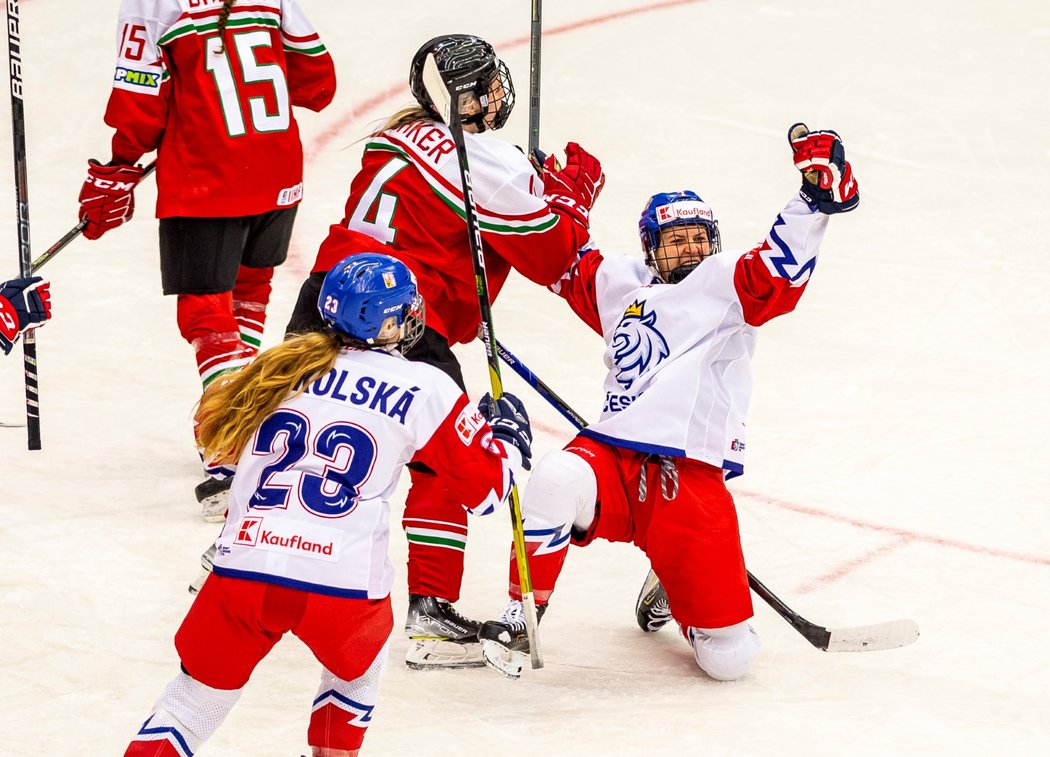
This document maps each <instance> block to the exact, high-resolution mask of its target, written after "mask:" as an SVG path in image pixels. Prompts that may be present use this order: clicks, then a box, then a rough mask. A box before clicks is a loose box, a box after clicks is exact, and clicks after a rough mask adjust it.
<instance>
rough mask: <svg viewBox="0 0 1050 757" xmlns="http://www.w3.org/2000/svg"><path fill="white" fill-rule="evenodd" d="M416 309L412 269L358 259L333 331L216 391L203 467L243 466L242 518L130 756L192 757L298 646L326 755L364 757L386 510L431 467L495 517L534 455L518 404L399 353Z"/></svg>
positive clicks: (383, 580)
mask: <svg viewBox="0 0 1050 757" xmlns="http://www.w3.org/2000/svg"><path fill="white" fill-rule="evenodd" d="M421 302H422V301H421V299H420V298H419V295H418V292H417V289H416V282H415V277H414V276H413V275H412V274H411V273H410V272H409V270H408V268H407V267H406V266H405V265H404V264H403V263H401V262H400V261H397V260H395V259H394V258H391V257H389V256H386V255H381V254H377V253H361V254H357V255H351V256H350V257H348V258H346V259H345V260H343V261H342V262H340V263H339V264H338V265H336V266H335V267H334V268H333V269H332V271H330V272H329V273H328V275H327V277H326V278H325V281H324V284H323V286H322V288H321V295H320V300H319V302H318V307H319V309H320V311H321V314H322V316H323V317H324V319H325V320H326V321H327V322H328V323H329V324H330V327H331V328H330V330H329V331H328V332H326V333H311V334H305V335H302V336H298V337H295V338H293V339H290V340H288V341H286V342H284V343H283V344H281V345H279V346H277V347H274V348H273V349H270V350H267V351H266V352H264V353H263V354H261V355H259V357H258V358H256V360H255V361H254V362H252V363H251V364H249V366H248V367H246V368H244V369H243V370H241V371H239V372H237V373H234V374H230V376H229V377H228V378H226V379H224V380H222V381H221V382H216V385H215V386H214V387H211V388H209V390H208V391H207V392H206V393H205V396H204V398H203V399H202V400H201V404H200V408H199V410H198V413H197V419H198V421H199V428H198V437H199V439H200V443H201V445H202V447H203V449H204V451H205V454H206V456H207V457H208V458H209V459H211V460H215V461H217V462H220V463H222V462H227V463H228V462H233V461H237V475H236V477H235V478H234V483H233V487H232V488H231V490H230V499H229V508H230V509H229V515H228V517H227V519H226V525H225V527H224V529H223V532H222V534H221V535H220V536H219V538H218V540H217V542H216V544H217V550H216V555H215V563H214V572H213V573H212V575H210V576H209V577H208V579H207V581H206V582H205V583H204V586H203V587H202V588H201V590H200V593H199V594H198V596H197V599H196V600H195V602H194V603H193V605H192V607H191V608H190V610H189V613H188V614H187V615H186V619H185V620H184V621H183V623H182V626H181V627H180V628H179V631H178V633H176V635H175V647H176V649H177V650H178V653H179V658H180V661H181V663H182V672H180V673H179V675H178V676H177V677H176V678H175V679H174V680H173V681H171V683H169V684H168V687H167V688H166V689H165V691H164V693H163V694H162V695H161V697H160V699H158V700H157V702H156V704H155V705H154V707H153V712H152V714H151V715H150V717H149V719H147V720H146V722H145V723H144V724H143V725H142V727H141V729H140V730H139V732H138V734H136V736H135V738H134V740H133V741H132V742H131V745H130V746H129V747H128V750H127V752H126V753H125V754H126V755H138V756H142V755H150V757H168V756H169V755H171V756H174V755H180V756H181V757H187V756H188V755H191V754H193V753H194V752H196V751H197V748H198V746H199V745H200V744H201V743H202V742H204V741H205V740H206V739H207V738H208V737H209V736H211V734H212V733H213V732H214V731H215V729H216V728H217V727H218V726H219V724H220V723H221V722H222V721H223V719H224V718H225V717H226V714H227V713H228V712H229V710H230V709H231V708H232V707H233V705H234V703H235V702H236V701H237V699H238V697H239V696H240V694H241V690H242V688H243V686H244V685H245V684H246V683H247V681H248V678H249V676H250V675H251V673H252V670H253V669H254V668H255V666H256V665H257V664H258V663H259V662H260V661H261V660H262V658H263V657H265V656H266V655H267V653H269V651H270V649H271V648H272V647H273V645H274V644H276V643H277V641H278V640H279V639H280V638H281V637H282V636H283V635H284V634H285V633H286V632H288V631H291V632H292V633H294V634H295V635H296V636H298V637H299V638H300V639H301V640H302V641H303V642H304V643H305V644H306V645H307V646H308V647H309V648H310V650H311V651H312V652H313V653H314V656H315V657H316V658H317V659H318V661H319V662H320V663H321V665H322V666H323V670H322V674H321V686H320V689H319V690H318V693H317V696H316V698H315V699H314V703H313V713H312V715H311V717H310V726H309V730H308V741H309V743H310V745H311V747H312V748H313V754H314V756H315V757H318V756H323V757H349V756H351V755H356V754H357V753H358V750H359V749H360V747H361V742H362V740H363V739H364V734H365V729H366V728H367V727H368V725H369V723H370V721H371V717H372V711H373V709H374V707H375V704H376V697H377V689H378V683H379V676H380V673H381V672H382V670H383V667H384V665H385V663H386V657H387V648H388V646H389V638H390V633H391V630H392V628H393V615H392V613H391V609H390V586H391V583H392V581H393V577H394V569H393V566H392V565H391V563H390V560H389V558H388V556H387V541H388V534H389V522H388V521H389V515H390V513H389V510H390V506H389V497H390V496H391V494H393V492H394V489H395V487H396V486H397V482H398V479H399V477H400V474H401V470H402V468H403V467H404V466H405V464H406V463H408V462H409V461H413V460H415V461H419V462H421V463H423V464H425V465H427V466H428V467H429V468H430V469H431V470H434V471H436V472H438V473H439V474H440V475H441V476H442V477H443V480H444V481H446V482H447V485H448V486H449V487H451V488H454V489H455V490H456V492H457V494H458V495H459V496H460V501H461V502H463V503H465V504H464V507H466V508H467V510H468V511H470V512H472V513H474V514H487V513H489V512H492V511H493V510H495V509H496V508H497V507H498V506H499V505H500V503H501V502H502V501H503V499H504V498H505V496H506V495H507V494H508V493H509V492H510V489H511V485H512V482H513V477H514V475H515V474H516V472H517V470H518V468H519V467H520V466H521V465H522V464H523V462H524V461H527V459H528V457H529V454H530V451H529V444H530V442H531V438H532V437H531V431H530V429H529V422H528V417H527V415H526V414H525V412H524V409H523V408H522V407H521V404H520V403H519V402H518V401H517V400H516V399H515V398H513V397H511V396H510V395H505V396H504V397H502V398H500V400H499V401H497V402H492V401H491V400H487V401H485V402H484V403H483V404H484V408H485V409H484V410H479V409H478V408H475V407H473V406H471V405H470V404H469V403H468V400H467V397H466V395H465V394H463V392H462V391H461V390H460V389H459V387H457V386H456V384H455V382H454V381H453V380H452V379H450V378H449V377H448V376H447V375H445V374H444V373H443V372H442V371H440V370H439V369H437V368H434V367H433V366H430V365H426V364H425V363H416V362H408V361H406V360H405V359H404V358H403V357H402V356H401V354H400V352H399V350H400V349H403V348H405V347H406V345H408V344H410V343H411V339H412V338H413V337H415V336H417V335H418V334H419V333H421V332H422V328H423V323H422V312H421ZM406 332H411V333H406ZM486 415H487V416H488V420H487V419H486ZM489 421H491V425H490V423H489Z"/></svg>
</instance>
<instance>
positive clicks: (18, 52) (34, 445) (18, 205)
mask: <svg viewBox="0 0 1050 757" xmlns="http://www.w3.org/2000/svg"><path fill="white" fill-rule="evenodd" d="M7 61H8V67H7V70H8V75H9V78H10V81H11V142H12V146H13V148H14V167H15V219H16V223H15V226H16V227H17V230H18V268H19V271H20V272H21V275H22V276H31V275H32V273H33V262H32V261H33V256H32V248H31V247H30V243H29V176H28V169H27V165H26V118H25V104H24V102H23V101H22V90H23V86H22V85H23V82H22V29H21V18H20V15H19V4H18V0H7ZM22 354H23V356H24V358H25V384H26V428H27V430H28V447H29V449H31V450H38V449H40V447H41V440H40V380H39V376H38V373H37V359H36V329H29V330H28V331H26V332H25V334H24V335H23V336H22Z"/></svg>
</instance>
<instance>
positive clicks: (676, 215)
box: [638, 189, 722, 284]
mask: <svg viewBox="0 0 1050 757" xmlns="http://www.w3.org/2000/svg"><path fill="white" fill-rule="evenodd" d="M671 226H703V227H704V228H706V229H707V238H708V239H709V240H710V241H711V254H712V255H715V254H717V253H719V252H721V251H722V238H721V237H720V236H719V234H718V221H717V219H715V212H714V210H712V209H711V206H710V205H708V204H707V203H706V202H704V201H703V200H702V199H701V198H700V195H698V194H697V193H696V192H693V191H691V190H688V189H683V190H682V191H681V192H660V193H659V194H655V195H653V196H652V197H650V198H649V199H648V201H647V202H646V203H645V208H644V209H643V210H642V215H641V218H639V219H638V236H639V237H640V238H641V240H642V250H643V251H644V252H645V262H646V263H647V264H648V265H649V266H650V267H651V268H652V269H653V270H654V271H657V275H659V273H658V269H657V268H656V261H655V259H654V257H653V253H654V252H655V251H656V248H657V247H659V245H660V232H661V231H662V230H663V229H666V228H669V227H671ZM695 267H696V266H695V265H692V266H689V267H688V270H683V271H682V272H681V274H680V275H679V276H677V277H676V276H675V275H674V274H675V273H678V271H677V269H676V271H672V273H671V276H670V278H671V281H669V282H668V283H672V284H673V283H675V282H677V281H681V280H682V279H684V278H685V277H686V276H687V275H688V274H689V273H690V272H691V271H692V270H693V268H695Z"/></svg>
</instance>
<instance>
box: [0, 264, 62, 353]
mask: <svg viewBox="0 0 1050 757" xmlns="http://www.w3.org/2000/svg"><path fill="white" fill-rule="evenodd" d="M50 286H51V282H49V281H44V280H43V279H42V278H40V277H39V276H33V277H32V278H28V279H12V280H11V281H5V282H3V283H2V284H0V350H3V351H4V354H5V355H6V354H8V353H10V352H11V348H12V347H14V345H15V339H16V338H17V337H18V335H19V334H21V333H22V332H23V331H25V330H26V329H34V328H36V327H37V326H42V325H43V324H44V322H45V321H46V320H47V319H48V318H50V317H51V290H50V289H49V287H50Z"/></svg>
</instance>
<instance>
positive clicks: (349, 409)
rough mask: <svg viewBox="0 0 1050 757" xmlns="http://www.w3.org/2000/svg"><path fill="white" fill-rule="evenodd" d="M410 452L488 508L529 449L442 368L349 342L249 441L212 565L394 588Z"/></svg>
mask: <svg viewBox="0 0 1050 757" xmlns="http://www.w3.org/2000/svg"><path fill="white" fill-rule="evenodd" d="M413 460H414V461H417V462H420V463H422V464H424V465H426V466H427V467H428V468H429V469H430V470H432V471H434V472H435V474H436V475H438V476H441V477H442V480H443V481H445V482H446V483H447V486H448V488H449V489H451V490H452V491H455V492H456V494H457V496H459V497H461V501H462V503H463V506H464V507H465V508H467V510H469V511H470V512H473V513H475V514H481V515H484V514H487V513H490V512H492V511H494V510H495V509H496V508H497V507H498V505H499V504H500V503H501V502H502V501H503V499H504V498H505V497H506V495H507V494H508V493H509V492H510V488H511V484H512V474H513V471H515V470H517V468H518V466H519V465H520V463H521V455H520V453H519V452H518V450H517V449H516V448H514V447H512V446H510V445H507V446H506V447H504V445H503V444H502V443H501V442H499V441H494V440H493V439H492V431H491V429H490V428H489V425H488V423H487V422H486V421H485V419H484V417H483V416H482V415H481V413H480V412H478V410H477V408H476V407H475V406H474V405H472V404H470V403H469V402H468V400H467V397H466V395H464V394H463V392H462V391H460V389H459V387H457V386H456V385H455V383H454V382H453V381H452V379H450V378H449V377H448V376H447V375H445V374H444V373H443V372H442V371H440V370H438V369H437V368H434V367H433V366H430V365H426V364H425V363H417V362H409V361H407V360H404V359H403V358H401V357H400V356H398V355H390V354H387V353H385V352H382V351H378V350H370V351H363V350H352V349H348V350H345V351H344V352H342V353H341V354H340V355H339V357H338V359H337V360H336V363H335V367H334V368H333V369H332V370H331V371H329V372H328V373H327V374H326V375H324V376H322V377H321V378H319V379H318V380H316V381H314V382H313V383H312V384H311V385H309V386H308V387H307V389H306V391H305V392H303V393H302V394H299V395H298V396H294V397H292V398H290V399H288V400H287V401H285V402H284V403H283V404H282V405H281V407H279V408H278V409H277V410H276V411H275V412H274V413H273V414H271V415H270V416H269V417H268V418H267V419H266V420H265V421H264V422H263V423H262V424H261V426H260V427H259V429H258V430H257V431H256V433H255V435H254V436H253V437H252V440H251V442H250V443H249V444H248V446H247V447H246V448H245V450H244V452H243V454H242V455H241V457H240V460H239V462H238V465H237V475H236V476H235V477H234V480H233V486H232V488H231V489H230V503H229V513H228V515H227V517H226V525H225V527H224V528H223V531H222V534H220V536H219V538H218V540H217V541H216V547H217V549H216V555H215V567H214V570H215V573H216V574H218V575H222V576H234V577H237V578H245V579H249V580H258V581H264V582H267V583H273V584H279V585H282V586H289V587H292V588H296V589H302V590H306V591H313V592H317V593H321V594H328V595H332V596H341V597H351V598H359V599H365V598H367V599H379V598H382V597H385V596H387V595H388V594H389V593H390V587H391V584H392V582H393V576H394V569H393V566H392V565H391V564H390V560H389V558H388V557H387V542H388V534H389V523H388V521H389V511H390V504H389V498H390V496H391V494H392V493H393V491H394V489H395V488H396V486H397V482H398V478H399V476H400V474H401V469H402V468H403V467H404V466H405V464H406V463H408V462H409V461H413Z"/></svg>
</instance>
